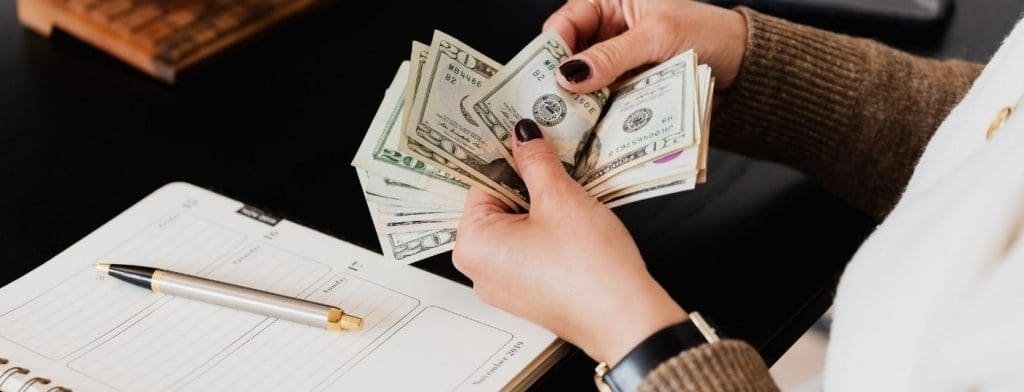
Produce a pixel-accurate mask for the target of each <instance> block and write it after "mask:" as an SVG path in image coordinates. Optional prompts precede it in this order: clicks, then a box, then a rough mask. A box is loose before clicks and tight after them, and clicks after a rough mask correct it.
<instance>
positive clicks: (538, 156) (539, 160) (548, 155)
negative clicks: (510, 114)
mask: <svg viewBox="0 0 1024 392" xmlns="http://www.w3.org/2000/svg"><path fill="white" fill-rule="evenodd" d="M516 140H517V143H514V144H513V147H512V157H513V158H514V159H515V163H516V169H517V171H518V172H519V176H520V177H522V178H523V182H524V183H526V189H527V191H528V192H530V204H531V205H533V206H534V207H536V206H537V205H538V204H539V203H543V202H544V201H545V200H548V199H554V198H559V197H562V196H564V195H563V193H564V192H565V191H566V190H572V189H575V188H579V190H580V191H582V188H580V186H579V184H577V183H576V181H573V179H572V177H570V176H569V173H568V172H566V167H565V166H564V165H563V164H562V160H561V159H559V157H558V153H557V152H556V151H555V147H554V145H552V144H551V142H549V141H548V140H547V139H545V138H544V135H543V133H542V132H541V130H540V127H538V126H537V123H536V122H534V121H533V120H531V119H528V118H525V119H522V120H519V122H518V123H516Z"/></svg>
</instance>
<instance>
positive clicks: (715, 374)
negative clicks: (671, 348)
mask: <svg viewBox="0 0 1024 392" xmlns="http://www.w3.org/2000/svg"><path fill="white" fill-rule="evenodd" d="M637 390H638V391H640V392H669V391H673V392H677V391H701V392H718V391H721V392H726V391H729V392H731V391H752V392H753V391H778V390H779V389H778V387H776V386H775V382H774V381H772V377H771V375H769V374H768V367H767V366H765V364H764V361H763V360H761V356H760V355H758V353H757V350H754V348H753V347H751V346H750V345H749V344H747V343H744V342H742V341H739V340H722V341H719V342H717V343H713V344H705V345H702V346H699V347H695V348H692V349H689V350H686V351H683V352H681V353H679V355H676V356H675V357H672V358H671V359H669V360H667V361H665V362H662V363H661V365H659V366H658V367H657V368H655V369H654V370H652V371H651V372H650V373H648V374H647V378H646V379H644V382H643V384H640V388H638V389H637Z"/></svg>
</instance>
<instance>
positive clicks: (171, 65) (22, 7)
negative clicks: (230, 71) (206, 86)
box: [17, 0, 317, 83]
mask: <svg viewBox="0 0 1024 392" xmlns="http://www.w3.org/2000/svg"><path fill="white" fill-rule="evenodd" d="M316 1H317V0H17V4H18V19H19V20H21V23H22V24H23V25H25V26H26V27H28V28H30V29H32V30H35V31H36V32H38V33H39V34H42V35H43V36H46V37H49V36H50V33H51V32H52V31H53V29H54V28H56V29H59V30H61V31H64V32H66V33H68V34H71V35H73V36H75V37H77V38H78V39H81V40H83V41H85V42H88V43H89V44H92V45H94V46H96V47H98V48H100V49H102V50H103V51H105V52H107V53H109V54H111V55H113V56H115V57H117V58H119V59H121V60H122V61H124V62H126V63H128V64H131V65H132V66H134V67H135V68H138V69H139V70H141V71H143V72H145V73H148V74H150V75H152V76H154V77H156V78H158V79H160V80H163V81H165V82H168V83H173V82H174V79H175V76H176V75H177V73H178V72H180V71H181V70H183V69H185V68H187V67H188V66H190V65H193V64H195V63H196V62H198V61H200V60H202V59H204V58H207V57H209V56H210V55H212V54H214V53H216V52H217V51H219V50H221V49H223V48H225V47H227V46H229V45H231V44H234V43H236V42H238V41H240V40H242V39H244V38H246V37H249V36H251V35H253V34H254V33H256V32H259V31H261V30H263V29H266V28H267V27H270V26H271V25H272V24H273V23H275V22H278V21H281V20H283V19H285V18H286V17H289V16H292V15H294V14H296V13H298V12H299V11H302V10H305V9H308V8H310V6H312V5H313V4H314V3H315V2H316Z"/></svg>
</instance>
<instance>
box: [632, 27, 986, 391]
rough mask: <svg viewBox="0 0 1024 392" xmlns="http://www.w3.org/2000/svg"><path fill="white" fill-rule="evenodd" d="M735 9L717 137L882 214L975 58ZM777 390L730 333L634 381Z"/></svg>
mask: <svg viewBox="0 0 1024 392" xmlns="http://www.w3.org/2000/svg"><path fill="white" fill-rule="evenodd" d="M738 10H739V11H740V12H742V13H743V14H744V15H745V16H746V18H747V24H748V36H747V49H746V54H745V55H744V59H743V63H742V65H741V67H740V72H739V74H738V75H737V77H736V79H735V81H734V82H733V85H732V87H731V88H730V91H729V92H728V93H727V94H728V95H727V97H726V98H725V100H724V101H723V102H722V104H721V105H720V106H719V107H717V108H716V114H715V118H714V121H713V123H712V127H711V128H712V129H714V134H713V135H714V137H712V138H711V139H712V141H713V143H715V144H716V145H717V146H719V147H722V148H726V149H730V150H734V151H738V152H741V153H744V154H747V155H749V156H752V157H755V158H759V159H767V160H773V161H777V162H780V163H783V164H786V165H789V166H792V167H794V168H796V169H798V170H800V171H802V172H804V173H805V174H807V175H808V176H810V177H811V178H812V179H814V180H815V181H817V182H819V183H820V184H821V185H822V186H823V187H825V188H826V189H827V190H829V191H830V192H832V193H834V194H836V195H837V196H839V197H840V198H842V199H843V200H845V201H846V202H848V203H850V204H851V205H853V206H854V207H856V208H858V209H860V210H862V211H864V212H865V213H867V214H870V215H872V216H874V217H875V218H877V219H881V218H882V217H884V216H885V215H886V214H887V213H888V212H889V210H890V209H891V208H892V207H893V206H894V205H895V204H896V201H897V200H898V199H899V198H900V195H901V194H902V192H903V189H904V187H905V186H906V184H907V182H908V181H910V175H911V173H913V171H914V166H915V164H916V163H917V160H918V158H920V156H921V154H922V152H923V151H924V147H925V145H926V144H927V143H928V140H929V139H930V138H931V136H932V133H933V132H934V131H935V129H936V128H938V126H939V124H940V123H941V122H942V120H943V119H944V118H945V117H946V114H947V113H949V111H950V110H951V109H952V108H953V106H954V105H955V104H956V103H957V102H959V101H960V99H961V98H962V97H963V95H964V94H965V93H966V92H967V89H968V88H969V87H970V85H971V83H972V82H973V81H974V79H975V78H976V77H977V76H978V74H979V73H980V72H981V68H982V67H981V65H979V64H973V63H968V62H964V61H938V60H930V59H924V58H919V57H914V56H911V55H908V54H906V53H902V52H899V51H897V50H894V49H891V48H889V47H886V46H884V45H881V44H879V43H877V42H874V41H869V40H864V39H856V38H851V37H847V36H844V35H839V34H834V33H829V32H826V31H822V30H817V29H813V28H810V27H805V26H801V25H797V24H794V23H790V22H786V21H784V20H781V19H777V18H773V17H770V16H766V15H762V14H759V13H757V12H754V11H751V10H749V9H746V8H739V9H738ZM724 332H725V333H728V331H724ZM777 389H778V388H776V386H775V383H774V382H773V381H772V379H771V376H770V375H769V374H768V368H767V367H766V366H765V364H764V362H763V361H762V360H761V357H760V356H759V355H758V353H757V351H756V350H754V348H753V347H751V346H750V345H748V344H747V343H744V342H741V341H737V340H723V341H720V342H718V343H715V344H710V345H703V346H700V347H696V348H693V349H690V350H687V351H683V352H682V353H680V354H679V355H677V356H676V357H674V358H672V359H670V360H668V361H665V362H664V363H662V364H661V365H660V366H658V368H656V369H655V370H653V371H652V372H651V373H650V374H648V376H647V379H646V380H645V381H644V384H642V385H641V386H640V390H641V391H774V390H777Z"/></svg>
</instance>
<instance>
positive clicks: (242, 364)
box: [0, 183, 557, 391]
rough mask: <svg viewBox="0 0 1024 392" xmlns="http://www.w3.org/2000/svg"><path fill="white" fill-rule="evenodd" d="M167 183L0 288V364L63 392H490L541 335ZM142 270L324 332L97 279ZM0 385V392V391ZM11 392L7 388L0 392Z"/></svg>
mask: <svg viewBox="0 0 1024 392" xmlns="http://www.w3.org/2000/svg"><path fill="white" fill-rule="evenodd" d="M243 207H244V205H243V204H242V203H239V202H235V201H232V200H230V199H227V198H224V197H222V196H219V195H216V194H213V193H211V192H208V191H205V190H202V189H200V188H197V187H194V186H191V185H188V184H183V183H174V184H169V185H167V186H165V187H163V188H161V189H160V190H158V191H156V192H154V193H153V194H152V195H150V196H148V197H147V198H146V199H144V200H143V201H141V202H139V203H138V204H137V205H135V206H133V207H132V208H130V209H129V210H127V211H125V212H124V213H122V214H121V215H119V216H118V217H117V218H115V219H114V220H112V221H110V222H108V223H107V224H106V225H104V226H103V227H101V228H100V229H98V230H96V231H95V232H93V233H92V234H90V235H89V236H87V237H86V238H84V239H83V240H81V241H79V242H78V243H76V244H75V245H73V246H72V247H70V248H68V249H67V250H65V251H64V252H62V253H61V254H60V255H58V256H56V257H54V258H53V259H51V260H50V261H49V262H47V263H46V264H44V265H42V266H40V267H39V268H37V269H36V270H34V271H32V272H31V273H29V274H27V275H25V276H23V277H22V278H20V279H19V280H17V281H15V282H13V283H11V284H10V285H8V286H6V287H4V288H3V289H0V357H3V358H8V359H10V360H11V362H12V363H13V364H17V365H18V366H23V367H26V368H30V369H31V372H30V374H29V375H16V376H14V377H13V378H12V380H8V381H7V382H9V383H14V382H17V380H18V379H22V380H23V379H27V378H28V377H31V376H41V377H47V378H50V379H52V380H54V385H57V384H59V385H64V386H66V387H68V388H72V389H75V390H90V391H91V390H100V391H135V390H151V391H192V390H202V391H208V390H239V391H242V390H245V391H253V390H257V391H258V390H267V391H272V390H341V389H346V390H351V389H353V388H354V389H355V390H409V389H417V390H438V391H441V390H444V391H449V390H496V389H500V388H503V387H505V385H506V384H507V383H508V382H509V381H510V380H512V379H513V378H514V377H516V376H517V375H518V374H519V372H520V371H521V370H522V369H524V368H526V367H527V365H529V364H530V362H531V361H533V360H534V359H536V358H537V356H538V355H540V354H541V353H542V352H544V351H545V349H547V348H548V347H549V346H551V345H552V344H557V339H556V338H555V337H554V336H553V335H551V334H550V333H549V332H547V331H544V330H543V329H541V328H539V327H537V326H535V325H533V324H530V323H528V322H526V321H524V320H520V319H517V318H515V317H512V316H510V315H508V314H506V313H504V312H501V311H499V310H497V309H494V308H492V307H489V306H487V305H484V304H482V303H480V302H479V301H478V300H477V299H476V298H475V297H474V296H473V295H472V292H471V290H470V289H469V288H467V287H464V286H461V285H459V284H456V283H454V282H451V281H448V280H445V279H443V278H440V277H437V276H434V275H432V274H429V273H427V272H424V271H420V270H418V269H416V268H414V267H409V266H404V265H397V264H391V263H387V262H386V261H384V260H383V257H381V256H380V255H378V254H375V253H372V252H369V251H366V250H364V249H362V248H358V247H356V246H353V245H351V244H348V243H345V242H343V241H340V240H337V239H335V238H331V237H329V236H326V235H323V234H321V233H318V232H315V231H313V230H310V229H307V228H304V227H302V226H299V225H296V224H294V223H292V222H289V221H286V220H279V221H278V220H276V219H275V218H273V217H270V216H267V215H265V214H263V215H260V214H259V212H258V211H256V212H254V210H253V209H251V208H247V207H246V208H243ZM98 262H108V263H120V264H139V265H152V266H156V267H160V268H165V269H168V270H173V271H179V272H183V273H188V274H194V275H198V276H203V277H208V278H211V279H216V280H222V281H227V282H232V283H236V284H242V285H246V286H251V287H256V288H259V289H262V290H267V291H271V292H276V293H281V294H285V295H289V296H295V297H300V298H306V299H310V300H312V301H316V302H322V303H327V304H332V305H336V306H339V307H341V308H342V309H345V310H346V311H347V312H351V313H353V314H355V315H357V316H361V317H363V318H364V328H363V329H362V330H360V331H346V332H340V333H339V332H331V331H327V330H325V329H323V328H316V327H311V326H306V325H301V324H296V323H292V322H288V321H283V320H277V319H275V318H270V317H265V316H260V315H256V314H251V313H247V312H243V311H236V310H232V309H227V308H223V307H219V306H215V305H209V304H205V303H201V302H197V301H192V300H188V299H184V298H176V297H173V296H169V295H163V294H157V293H153V292H150V291H148V290H144V289H141V288H138V287H135V286H132V285H129V284H126V283H124V282H121V281H118V280H116V279H113V278H110V277H106V276H102V275H101V274H99V273H97V271H95V269H94V268H93V265H94V264H96V263H98ZM13 385H14V384H7V383H5V384H3V385H0V387H2V388H3V390H8V389H9V388H11V387H12V386H13ZM15 390H16V388H15Z"/></svg>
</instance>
